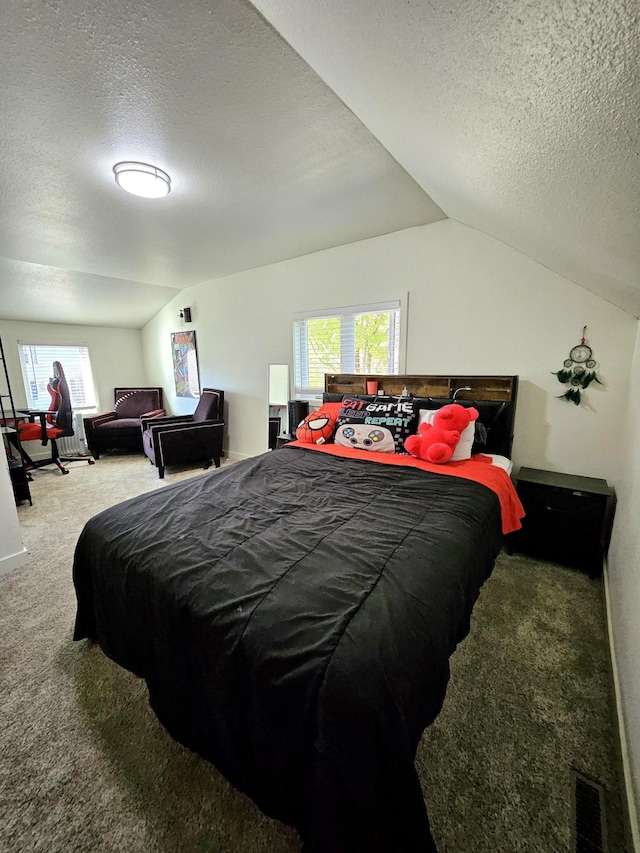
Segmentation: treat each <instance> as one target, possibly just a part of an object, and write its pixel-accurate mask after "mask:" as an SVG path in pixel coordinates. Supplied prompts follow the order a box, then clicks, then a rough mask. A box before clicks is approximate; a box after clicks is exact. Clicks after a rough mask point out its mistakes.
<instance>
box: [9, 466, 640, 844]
mask: <svg viewBox="0 0 640 853" xmlns="http://www.w3.org/2000/svg"><path fill="white" fill-rule="evenodd" d="M70 467H71V472H70V474H69V475H68V476H62V475H60V474H59V472H57V471H56V470H55V469H42V470H40V471H37V472H35V473H34V480H33V483H32V484H31V491H32V495H33V501H34V505H33V507H30V506H29V505H28V504H22V505H21V506H20V507H19V517H20V523H21V526H22V530H23V537H24V541H25V545H26V546H27V548H28V549H29V552H30V561H29V563H28V564H27V565H26V566H24V567H23V568H21V569H19V570H17V571H15V572H13V573H11V574H10V575H8V576H6V577H4V578H2V579H0V714H1V717H0V721H1V725H0V850H2V851H5V853H18V851H19V853H23V851H41V850H42V851H47V853H69V851H78V853H94V851H95V853H98V851H99V853H116V851H117V853H122V851H127V853H151V852H152V851H158V853H201V852H202V853H205V852H206V853H289V851H291V853H293V851H298V850H299V843H298V841H297V837H296V834H295V833H294V832H293V831H292V830H290V829H288V828H287V827H284V826H282V825H281V824H278V823H277V822H275V821H272V820H269V819H268V818H266V817H264V816H263V815H261V813H260V812H259V811H258V810H257V809H256V808H255V807H254V806H253V804H252V803H251V802H250V801H249V800H247V799H246V798H245V797H243V796H242V795H241V794H239V793H238V792H236V791H235V790H234V789H233V788H231V787H230V786H229V785H228V784H227V783H226V782H225V780H224V779H223V778H222V777H221V776H220V775H219V774H218V773H217V771H216V770H215V769H214V768H213V767H212V766H211V765H209V764H207V763H206V762H204V761H202V760H201V759H199V758H198V757H196V756H195V755H193V754H192V753H190V752H188V751H187V750H185V749H183V748H182V747H180V746H179V745H177V744H176V743H175V742H174V741H172V740H171V739H170V738H169V736H168V735H167V734H166V733H165V732H164V730H163V729H162V728H161V726H160V725H159V724H158V722H157V721H156V719H155V717H154V715H153V713H152V712H151V711H150V709H149V707H148V704H147V699H146V690H145V685H144V683H143V682H141V681H136V680H135V679H133V678H132V677H131V676H130V675H128V674H127V673H126V672H124V671H123V670H121V669H120V668H119V667H117V666H116V665H115V664H113V663H112V662H111V661H109V660H108V659H107V658H106V657H105V656H104V655H103V654H102V652H101V651H100V649H99V648H98V647H96V646H95V645H92V644H89V643H88V642H86V641H83V642H81V643H73V642H72V640H71V634H72V628H73V620H74V615H75V596H74V592H73V585H72V582H71V562H72V555H73V549H74V545H75V542H76V539H77V537H78V534H79V533H80V530H81V529H82V526H83V524H84V523H85V521H86V520H87V519H88V518H89V517H91V516H92V515H94V514H95V513H97V512H99V511H100V510H102V509H103V508H105V507H107V506H110V505H112V504H114V503H116V502H118V501H121V500H125V499H127V498H129V497H133V496H134V495H137V494H140V493H143V492H146V491H149V490H151V489H156V488H165V487H166V486H168V485H170V484H171V483H173V482H176V481H177V480H179V479H183V478H185V477H190V476H196V475H200V474H201V473H202V472H201V471H200V470H198V469H196V470H193V469H191V470H184V471H176V470H172V471H170V472H168V474H167V477H166V479H165V480H163V481H160V480H158V479H157V471H156V469H154V468H152V467H151V466H150V465H149V464H148V463H147V462H146V461H145V460H144V459H143V458H142V457H139V456H135V455H122V456H115V455H113V456H105V457H104V458H103V459H100V461H99V462H98V463H96V465H94V466H88V465H86V463H80V462H77V463H73V465H71V466H70ZM206 476H208V475H206ZM211 476H215V472H212V474H211ZM614 720H615V716H614V710H613V705H612V696H611V689H610V674H609V659H608V648H607V633H606V624H605V612H604V604H603V596H602V583H601V582H600V581H594V580H590V579H588V578H587V577H586V576H584V575H581V574H580V573H578V572H574V571H571V570H569V569H564V568H561V567H558V566H553V565H550V564H544V563H538V562H534V561H531V560H528V559H525V558H522V557H515V556H507V555H504V554H503V555H501V556H500V557H499V559H498V562H497V565H496V569H495V571H494V573H493V576H492V577H491V578H490V580H489V581H488V582H487V583H486V584H485V587H484V588H483V591H482V594H481V597H480V600H479V602H478V604H477V605H476V610H475V612H474V620H473V627H472V631H471V634H470V635H469V637H468V638H467V639H466V640H465V641H464V642H463V643H462V644H461V646H460V647H459V649H458V650H457V651H456V653H455V655H454V656H453V659H452V677H451V683H450V686H449V691H448V694H447V699H446V701H445V706H444V709H443V711H442V713H441V715H440V717H439V718H438V719H437V721H436V722H435V724H434V725H433V726H431V727H430V728H429V729H428V730H427V731H426V732H425V734H424V736H423V739H422V743H421V745H420V747H419V749H418V754H417V757H416V764H417V767H418V770H419V773H420V778H421V780H422V783H423V789H424V793H425V797H426V801H427V805H428V809H429V814H430V818H431V822H432V827H433V833H434V837H435V839H436V842H437V844H438V849H439V851H440V853H498V851H505V853H519V851H526V853H556V851H558V852H559V851H570V850H572V849H573V847H572V796H571V778H572V777H571V768H572V767H576V768H577V769H578V770H579V771H581V772H583V773H585V774H587V775H588V776H590V777H593V778H595V779H596V780H598V781H599V782H601V783H602V784H603V785H604V787H605V795H606V818H607V822H608V829H609V842H610V844H609V850H610V851H611V853H623V851H625V850H628V849H630V848H628V847H627V846H626V845H625V840H624V831H623V826H624V822H623V810H622V799H621V791H620V785H619V775H620V774H619V763H618V754H617V748H616V743H617V740H616V739H617V731H616V729H615V722H614ZM363 853H366V851H363ZM390 853H392V852H391V851H390ZM393 853H401V851H393Z"/></svg>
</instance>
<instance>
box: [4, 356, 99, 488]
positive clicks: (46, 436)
mask: <svg viewBox="0 0 640 853" xmlns="http://www.w3.org/2000/svg"><path fill="white" fill-rule="evenodd" d="M47 391H48V392H49V396H50V397H51V403H50V405H49V408H48V409H47V410H46V411H44V410H43V411H39V410H29V411H28V412H27V416H28V418H29V420H28V421H26V422H22V423H19V424H18V427H17V429H18V432H17V436H15V438H16V441H15V446H16V448H17V450H18V451H19V453H20V456H21V457H22V460H23V462H24V465H25V468H26V469H27V471H30V470H32V469H34V468H43V467H44V466H45V465H57V467H58V468H59V469H60V471H62V473H63V474H68V473H69V470H68V468H65V467H64V465H63V464H62V463H63V462H75V461H77V460H82V461H85V462H88V463H89V465H93V464H94V460H93V457H92V456H65V455H64V454H61V453H60V452H59V450H58V442H57V440H58V439H59V438H64V437H65V436H69V437H70V436H72V435H73V434H74V432H73V413H72V411H71V399H70V395H69V386H68V384H67V380H66V378H65V375H64V370H63V368H62V365H61V364H60V362H59V361H54V362H53V377H52V378H51V379H50V380H49V383H48V385H47ZM25 441H40V442H41V443H42V445H43V446H45V445H47V444H50V445H51V456H50V457H49V458H47V459H32V458H31V456H29V454H28V453H27V451H26V450H25V449H24V447H23V443H24V442H25Z"/></svg>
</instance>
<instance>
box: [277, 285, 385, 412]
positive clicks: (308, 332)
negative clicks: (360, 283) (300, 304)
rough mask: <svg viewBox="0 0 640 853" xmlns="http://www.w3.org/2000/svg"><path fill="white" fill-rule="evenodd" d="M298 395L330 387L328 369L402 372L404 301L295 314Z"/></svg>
mask: <svg viewBox="0 0 640 853" xmlns="http://www.w3.org/2000/svg"><path fill="white" fill-rule="evenodd" d="M293 349H294V352H293V361H294V372H295V395H296V397H306V396H314V395H317V394H321V393H322V392H323V391H324V374H325V373H363V374H367V373H382V374H385V373H387V374H388V373H399V372H400V302H399V301H396V302H383V303H378V304H375V305H355V306H353V305H352V306H350V307H348V308H336V309H332V310H326V311H316V312H308V313H303V314H302V313H301V314H296V315H294V319H293Z"/></svg>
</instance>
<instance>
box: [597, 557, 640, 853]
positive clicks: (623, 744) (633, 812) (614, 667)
mask: <svg viewBox="0 0 640 853" xmlns="http://www.w3.org/2000/svg"><path fill="white" fill-rule="evenodd" d="M603 580H604V599H605V607H606V612H607V633H608V635H609V654H610V655H611V672H612V674H613V690H614V694H615V699H616V716H617V718H618V731H619V733H620V754H621V757H622V772H623V774H624V788H625V800H626V806H627V818H628V821H629V828H630V829H631V839H630V840H631V843H632V844H633V850H634V851H635V853H639V852H640V827H639V826H638V811H637V809H636V803H635V797H634V791H633V780H632V778H631V770H630V766H629V750H628V748H627V731H626V727H625V722H624V716H623V714H622V697H621V694H620V680H619V678H618V663H617V659H616V647H615V643H614V641H613V631H612V628H611V625H612V622H611V596H610V594H609V565H608V563H607V561H606V559H605V563H604V573H603Z"/></svg>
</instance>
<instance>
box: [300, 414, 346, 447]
mask: <svg viewBox="0 0 640 853" xmlns="http://www.w3.org/2000/svg"><path fill="white" fill-rule="evenodd" d="M335 428H336V419H335V417H333V416H332V415H331V412H330V411H328V410H325V409H323V408H320V409H318V411H317V412H310V413H309V414H308V415H307V417H306V418H305V419H304V420H303V421H302V422H301V423H299V424H298V427H297V429H296V438H297V439H298V441H304V442H305V444H324V443H325V442H326V441H330V440H331V436H332V435H333V431H334V430H335Z"/></svg>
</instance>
